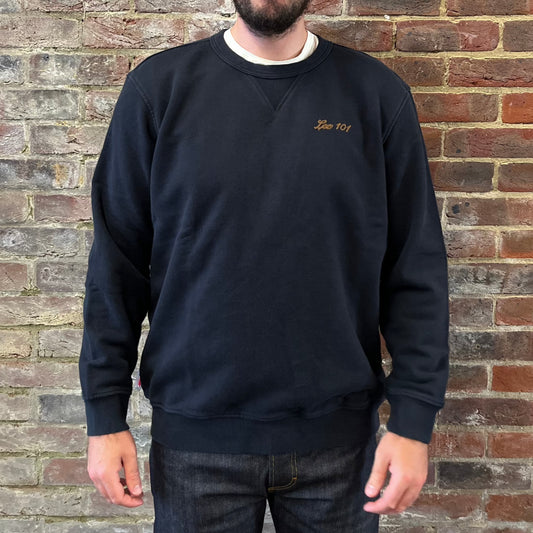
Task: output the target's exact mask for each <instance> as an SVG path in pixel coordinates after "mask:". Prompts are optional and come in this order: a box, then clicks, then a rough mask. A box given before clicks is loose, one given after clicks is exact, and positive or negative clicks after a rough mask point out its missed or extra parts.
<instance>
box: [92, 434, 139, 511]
mask: <svg viewBox="0 0 533 533" xmlns="http://www.w3.org/2000/svg"><path fill="white" fill-rule="evenodd" d="M122 467H124V474H125V476H126V478H125V479H124V478H121V477H119V472H120V470H121V468H122ZM87 472H88V473H89V477H90V478H91V480H92V482H93V483H94V485H95V487H96V488H97V489H98V491H99V492H100V494H101V495H102V496H104V498H105V499H106V500H107V501H108V502H109V503H114V504H116V505H123V506H124V507H138V506H139V505H142V504H143V491H142V488H141V477H140V475H139V468H138V465H137V448H136V447H135V441H134V440H133V437H132V435H131V433H130V431H129V430H126V431H119V432H118V433H110V434H108V435H98V436H92V437H89V446H88V449H87ZM124 485H126V486H127V490H125V489H124Z"/></svg>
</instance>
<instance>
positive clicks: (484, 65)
mask: <svg viewBox="0 0 533 533" xmlns="http://www.w3.org/2000/svg"><path fill="white" fill-rule="evenodd" d="M448 83H449V85H450V86H454V85H455V86H465V87H533V59H532V58H527V57H524V58H522V57H518V58H517V57H513V58H512V59H504V58H492V59H472V58H470V57H454V58H451V59H450V76H449V81H448Z"/></svg>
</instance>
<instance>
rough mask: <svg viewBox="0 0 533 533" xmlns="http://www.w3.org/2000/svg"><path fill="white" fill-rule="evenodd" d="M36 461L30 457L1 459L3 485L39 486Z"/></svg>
mask: <svg viewBox="0 0 533 533" xmlns="http://www.w3.org/2000/svg"><path fill="white" fill-rule="evenodd" d="M35 461H36V460H35V459H34V458H30V457H0V479H1V480H2V485H37V469H36V465H35Z"/></svg>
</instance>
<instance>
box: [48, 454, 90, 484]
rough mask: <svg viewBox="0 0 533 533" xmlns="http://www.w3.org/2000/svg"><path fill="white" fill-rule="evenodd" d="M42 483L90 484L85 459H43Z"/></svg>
mask: <svg viewBox="0 0 533 533" xmlns="http://www.w3.org/2000/svg"><path fill="white" fill-rule="evenodd" d="M43 484H44V485H92V481H91V478H90V477H89V474H88V473H87V459H85V458H78V457H72V458H63V457H57V458H54V459H44V460H43Z"/></svg>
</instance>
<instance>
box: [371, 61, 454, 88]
mask: <svg viewBox="0 0 533 533" xmlns="http://www.w3.org/2000/svg"><path fill="white" fill-rule="evenodd" d="M379 59H380V60H381V61H382V62H383V63H384V64H385V65H387V66H388V67H389V68H390V69H392V70H394V72H396V74H398V76H400V77H401V78H402V79H403V80H404V81H405V82H406V83H407V84H409V85H410V86H411V87H417V86H418V87H422V86H423V87H431V86H436V85H437V86H438V85H444V76H445V71H446V66H445V64H444V60H443V59H433V58H429V57H418V56H417V57H398V56H395V57H381V58H379Z"/></svg>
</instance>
